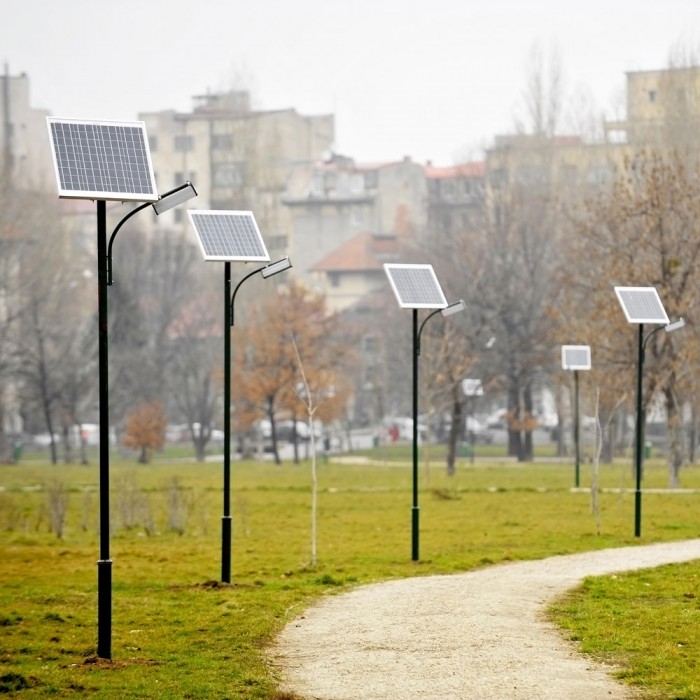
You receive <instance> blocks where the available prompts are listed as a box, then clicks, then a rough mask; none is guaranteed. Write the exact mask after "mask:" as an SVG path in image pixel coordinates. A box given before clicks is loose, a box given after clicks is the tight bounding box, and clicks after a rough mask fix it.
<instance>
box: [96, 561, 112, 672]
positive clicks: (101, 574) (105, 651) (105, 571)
mask: <svg viewBox="0 0 700 700" xmlns="http://www.w3.org/2000/svg"><path fill="white" fill-rule="evenodd" d="M97 655H98V656H99V657H100V658H101V659H110V660H111V658H112V560H111V559H100V560H99V561H98V562H97Z"/></svg>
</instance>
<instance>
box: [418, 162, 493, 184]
mask: <svg viewBox="0 0 700 700" xmlns="http://www.w3.org/2000/svg"><path fill="white" fill-rule="evenodd" d="M485 175H486V163H485V162H484V161H475V162H473V163H460V164H458V165H450V166H447V167H444V168H439V167H437V166H435V165H430V164H428V165H426V166H425V176H426V177H427V178H429V179H432V180H444V179H447V178H452V177H474V178H477V177H484V176H485Z"/></svg>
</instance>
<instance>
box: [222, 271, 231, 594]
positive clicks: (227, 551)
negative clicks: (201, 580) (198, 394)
mask: <svg viewBox="0 0 700 700" xmlns="http://www.w3.org/2000/svg"><path fill="white" fill-rule="evenodd" d="M230 300H231V263H230V262H225V263H224V514H223V516H222V518H221V580H222V581H223V582H224V583H231V321H232V318H231V313H232V312H231V301H230Z"/></svg>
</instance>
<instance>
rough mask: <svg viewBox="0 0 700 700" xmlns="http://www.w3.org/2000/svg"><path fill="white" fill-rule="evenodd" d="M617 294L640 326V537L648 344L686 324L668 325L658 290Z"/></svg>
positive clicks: (636, 531)
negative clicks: (648, 326)
mask: <svg viewBox="0 0 700 700" xmlns="http://www.w3.org/2000/svg"><path fill="white" fill-rule="evenodd" d="M615 294H616V295H617V300H618V301H619V302H620V306H621V307H622V310H623V311H624V313H625V317H626V318H627V321H628V323H636V324H637V325H638V326H639V334H638V342H637V424H636V429H635V438H636V440H635V442H636V447H635V455H634V475H635V487H634V536H635V537H640V536H641V534H642V466H643V457H644V453H643V447H644V408H643V406H644V404H643V401H642V376H643V369H644V351H645V349H646V345H647V342H648V341H649V339H650V338H651V337H652V336H653V335H654V334H655V333H658V332H659V331H660V330H661V329H664V330H665V331H666V332H667V333H671V332H673V331H675V330H678V329H679V328H683V326H684V325H685V321H684V320H683V318H679V319H678V320H676V321H673V322H672V323H670V322H669V319H668V315H667V314H666V310H665V309H664V307H663V304H662V303H661V299H660V298H659V293H658V292H657V291H656V288H655V287H615ZM645 323H654V324H657V326H656V328H654V329H653V330H652V331H650V332H649V333H648V334H647V335H646V336H645V335H644V324H645Z"/></svg>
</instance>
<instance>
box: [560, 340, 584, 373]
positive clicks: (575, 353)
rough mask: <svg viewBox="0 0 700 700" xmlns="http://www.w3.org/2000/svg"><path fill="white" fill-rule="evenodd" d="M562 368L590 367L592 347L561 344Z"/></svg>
mask: <svg viewBox="0 0 700 700" xmlns="http://www.w3.org/2000/svg"><path fill="white" fill-rule="evenodd" d="M561 366H562V369H571V370H578V369H590V368H591V348H590V346H589V345H562V346H561Z"/></svg>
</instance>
